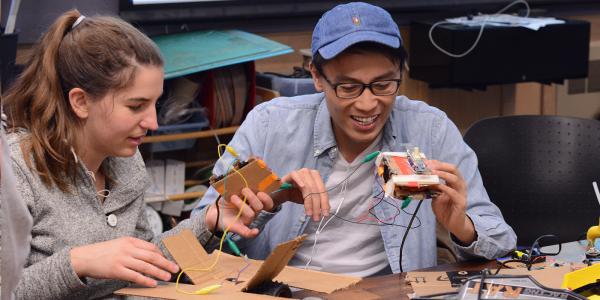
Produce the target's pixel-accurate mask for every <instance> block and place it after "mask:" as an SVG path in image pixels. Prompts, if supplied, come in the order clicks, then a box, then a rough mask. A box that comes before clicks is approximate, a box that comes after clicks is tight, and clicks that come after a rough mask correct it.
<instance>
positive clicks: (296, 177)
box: [274, 168, 331, 221]
mask: <svg viewBox="0 0 600 300" xmlns="http://www.w3.org/2000/svg"><path fill="white" fill-rule="evenodd" d="M281 181H282V182H288V183H291V184H292V185H293V186H294V187H293V188H291V189H288V190H284V191H281V192H278V193H276V195H275V196H274V197H275V198H276V199H275V203H281V202H282V201H292V202H294V203H298V204H303V205H304V211H305V213H306V215H307V216H312V217H313V220H314V221H318V220H319V219H320V218H321V214H323V216H325V217H327V216H329V210H330V209H331V206H330V205H329V197H328V195H327V191H326V190H325V183H324V182H323V178H321V174H319V171H317V170H313V169H307V168H303V169H300V170H296V171H293V172H291V173H289V174H287V175H285V176H284V177H283V178H282V179H281Z"/></svg>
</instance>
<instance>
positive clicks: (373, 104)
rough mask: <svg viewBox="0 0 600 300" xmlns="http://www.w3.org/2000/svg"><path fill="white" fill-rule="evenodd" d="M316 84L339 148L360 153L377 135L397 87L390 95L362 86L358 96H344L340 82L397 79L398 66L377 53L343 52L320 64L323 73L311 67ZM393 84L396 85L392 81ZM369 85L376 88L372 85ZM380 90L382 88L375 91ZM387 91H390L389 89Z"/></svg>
mask: <svg viewBox="0 0 600 300" xmlns="http://www.w3.org/2000/svg"><path fill="white" fill-rule="evenodd" d="M311 71H312V73H313V78H314V81H315V87H316V88H317V90H320V91H323V92H325V96H326V98H327V108H328V109H329V113H330V115H331V121H332V126H333V130H334V133H335V137H336V141H337V143H338V145H339V147H340V150H341V151H342V152H348V151H350V152H353V153H356V154H358V153H360V152H362V151H363V150H364V149H366V148H367V147H368V146H369V145H370V144H371V143H372V142H373V141H374V140H375V138H376V137H377V136H378V135H379V133H380V132H381V130H382V129H383V126H384V125H385V122H386V120H387V119H388V117H389V114H390V111H391V109H392V105H393V104H394V100H395V99H396V92H397V89H396V90H394V91H393V93H392V94H390V95H385V96H377V95H374V94H373V92H372V91H371V90H370V89H369V88H365V89H364V90H363V92H362V94H360V95H359V96H357V97H355V98H352V99H344V98H340V97H339V96H342V97H343V95H344V92H345V90H344V89H343V87H338V93H337V95H336V91H335V87H334V86H335V85H338V84H341V83H362V84H369V83H373V82H381V81H385V80H393V79H400V78H401V72H400V67H399V66H398V65H396V64H394V62H393V61H391V60H390V59H389V58H387V57H386V56H384V55H382V54H378V53H342V54H340V55H338V56H337V57H335V58H334V59H333V60H331V61H330V62H328V63H327V64H326V65H325V66H323V74H318V72H317V71H316V69H315V68H314V66H313V67H311ZM393 86H396V85H395V83H393ZM372 88H374V89H375V88H379V90H381V85H380V86H379V87H375V86H373V87H372ZM378 94H381V92H378ZM388 94H389V93H388Z"/></svg>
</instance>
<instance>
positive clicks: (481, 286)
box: [477, 270, 486, 300]
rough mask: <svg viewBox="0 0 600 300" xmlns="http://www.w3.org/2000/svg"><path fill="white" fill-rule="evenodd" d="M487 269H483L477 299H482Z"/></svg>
mask: <svg viewBox="0 0 600 300" xmlns="http://www.w3.org/2000/svg"><path fill="white" fill-rule="evenodd" d="M485 273H486V272H485V270H483V271H481V282H480V283H479V290H478V291H477V300H481V292H482V291H483V284H484V282H485Z"/></svg>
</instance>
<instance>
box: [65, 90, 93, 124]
mask: <svg viewBox="0 0 600 300" xmlns="http://www.w3.org/2000/svg"><path fill="white" fill-rule="evenodd" d="M69 104H71V109H72V110H73V112H74V113H75V114H76V115H77V116H78V117H79V118H80V119H87V118H88V116H89V109H90V99H89V96H88V95H87V94H86V93H85V91H84V90H82V89H80V88H73V89H71V90H70V91H69Z"/></svg>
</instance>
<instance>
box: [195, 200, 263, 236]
mask: <svg viewBox="0 0 600 300" xmlns="http://www.w3.org/2000/svg"><path fill="white" fill-rule="evenodd" d="M242 195H243V196H245V197H246V204H244V200H243V198H240V197H239V196H237V195H233V196H231V198H229V200H224V199H222V198H221V199H220V200H219V228H218V230H225V228H227V227H228V226H230V225H231V227H230V228H229V231H231V232H232V233H237V234H239V235H240V236H242V237H245V238H253V237H256V236H257V235H258V233H259V232H258V229H257V228H252V229H250V228H249V227H248V225H249V224H250V223H252V220H254V218H255V217H256V215H257V214H258V213H259V212H260V211H261V210H265V211H270V210H272V209H273V199H272V198H271V197H270V196H269V195H267V194H266V193H263V192H259V193H257V194H255V193H254V192H253V191H252V190H251V189H249V188H243V189H242ZM240 209H241V210H242V213H241V215H240V217H239V218H238V219H237V220H236V216H237V214H238V213H239V211H240ZM216 221H217V207H216V204H214V203H213V204H212V205H211V206H210V207H209V208H208V211H207V212H206V219H205V222H206V226H207V227H208V229H209V230H211V231H212V230H214V227H215V223H216Z"/></svg>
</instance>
